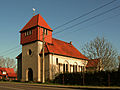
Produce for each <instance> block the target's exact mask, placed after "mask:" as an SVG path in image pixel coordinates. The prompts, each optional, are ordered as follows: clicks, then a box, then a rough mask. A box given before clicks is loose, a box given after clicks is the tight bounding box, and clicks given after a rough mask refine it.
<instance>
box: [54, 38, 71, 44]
mask: <svg viewBox="0 0 120 90" xmlns="http://www.w3.org/2000/svg"><path fill="white" fill-rule="evenodd" d="M53 39H56V38H53ZM56 40H58V41H61V42H64V43H67V44H70V43H69V42H65V41H62V40H59V39H56ZM71 45H72V44H71Z"/></svg>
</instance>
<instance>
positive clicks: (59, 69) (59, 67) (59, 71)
mask: <svg viewBox="0 0 120 90" xmlns="http://www.w3.org/2000/svg"><path fill="white" fill-rule="evenodd" d="M59 73H60V64H59Z"/></svg>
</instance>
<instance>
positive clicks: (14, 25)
mask: <svg viewBox="0 0 120 90" xmlns="http://www.w3.org/2000/svg"><path fill="white" fill-rule="evenodd" d="M111 1H113V0H0V56H3V57H10V58H13V59H15V57H16V56H17V55H18V54H19V53H20V52H21V51H22V49H21V47H22V45H20V33H19V31H20V30H21V29H22V28H23V27H24V25H25V24H26V23H27V22H28V21H29V20H30V19H31V18H32V17H33V11H32V8H35V9H36V11H35V15H37V14H40V15H41V16H42V17H43V18H44V19H45V21H46V22H47V23H48V25H49V26H50V27H51V28H52V29H53V34H54V33H55V32H60V33H58V34H54V35H53V37H54V38H57V39H60V40H63V41H66V42H70V41H72V43H73V45H74V46H75V47H76V48H77V49H78V50H79V51H81V48H82V47H83V46H84V44H86V43H87V42H90V41H91V40H94V39H95V38H96V37H97V36H99V37H105V38H106V39H107V40H108V41H109V42H110V43H111V44H112V45H113V48H114V49H116V50H117V51H118V53H119V54H120V40H119V39H120V30H119V29H120V7H119V8H116V9H114V10H111V11H110V12H108V13H106V14H104V15H101V16H98V17H96V18H93V19H91V20H89V21H87V22H84V23H81V24H79V25H77V26H75V27H71V26H74V25H75V24H77V23H80V22H82V21H84V20H86V19H89V18H91V17H94V16H96V15H98V14H100V13H102V12H105V11H107V10H110V9H112V8H114V7H117V6H119V5H120V0H116V1H115V2H113V3H111V4H109V5H107V6H106V7H104V8H101V9H99V10H96V11H95V12H93V13H91V14H89V15H87V16H84V17H82V18H79V19H77V20H76V21H74V22H71V23H69V24H67V25H65V26H62V27H60V28H58V29H55V30H54V28H55V27H57V26H59V25H62V24H64V23H66V22H68V21H70V20H72V19H74V18H77V17H79V16H81V15H83V14H85V13H88V12H89V11H91V10H93V9H95V8H97V7H100V6H102V5H104V4H106V3H109V2H111ZM67 27H71V28H69V29H66V28H67ZM65 29H66V30H65Z"/></svg>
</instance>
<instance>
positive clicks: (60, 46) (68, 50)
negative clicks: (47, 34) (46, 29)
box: [45, 38, 88, 59]
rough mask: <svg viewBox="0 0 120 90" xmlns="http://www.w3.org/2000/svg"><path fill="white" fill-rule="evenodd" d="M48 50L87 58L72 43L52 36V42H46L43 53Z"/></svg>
mask: <svg viewBox="0 0 120 90" xmlns="http://www.w3.org/2000/svg"><path fill="white" fill-rule="evenodd" d="M48 52H49V53H54V54H59V55H64V56H70V57H74V58H81V59H88V58H87V57H85V56H84V55H83V54H81V53H80V52H79V51H78V50H77V49H76V48H75V47H74V46H73V45H72V44H70V43H67V42H64V41H61V40H58V39H54V38H53V39H52V44H49V43H46V47H45V53H48Z"/></svg>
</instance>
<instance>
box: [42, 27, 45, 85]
mask: <svg viewBox="0 0 120 90" xmlns="http://www.w3.org/2000/svg"><path fill="white" fill-rule="evenodd" d="M44 34H45V29H44V28H43V44H42V46H43V62H42V63H43V75H42V76H43V77H42V82H43V83H45V58H44V57H45V55H44V44H45V41H44V39H45V37H44Z"/></svg>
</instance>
